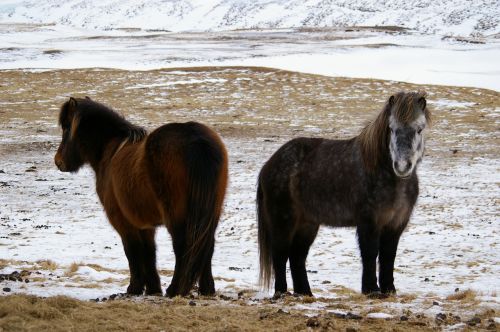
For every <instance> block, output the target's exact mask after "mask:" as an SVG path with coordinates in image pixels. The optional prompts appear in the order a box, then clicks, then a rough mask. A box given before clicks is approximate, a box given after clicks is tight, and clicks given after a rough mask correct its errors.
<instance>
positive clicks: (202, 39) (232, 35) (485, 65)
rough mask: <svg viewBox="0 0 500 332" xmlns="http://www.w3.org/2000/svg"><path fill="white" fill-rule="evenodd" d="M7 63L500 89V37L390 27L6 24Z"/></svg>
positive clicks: (2, 51)
mask: <svg viewBox="0 0 500 332" xmlns="http://www.w3.org/2000/svg"><path fill="white" fill-rule="evenodd" d="M0 45H1V48H0V69H18V68H31V69H57V68H93V67H100V68H119V69H129V70H147V69H156V68H174V67H195V66H265V67H273V68H279V69H285V70H291V71H301V72H305V73H313V74H321V75H328V76H345V77H363V78H378V79H388V80H397V81H405V82H411V83H418V84H443V85H457V86H473V87H482V88H488V89H493V90H497V91H499V90H500V79H499V77H500V65H499V62H498V59H500V42H499V41H498V40H497V39H485V40H480V43H479V44H477V43H469V42H464V41H460V40H457V39H453V38H451V39H445V40H442V38H441V37H440V36H437V35H422V34H418V33H406V32H394V31H387V30H382V31H380V30H373V29H357V30H355V31H346V30H345V29H340V30H337V29H326V30H321V31H303V30H294V29H283V30H263V31H262V30H260V31H253V30H252V31H227V32H218V33H209V32H200V33H193V32H191V33H169V32H148V31H143V30H139V31H122V30H110V31H97V30H87V29H82V28H72V27H67V26H62V25H55V26H52V25H49V26H47V25H42V26H38V25H19V24H0Z"/></svg>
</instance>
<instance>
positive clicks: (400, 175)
mask: <svg viewBox="0 0 500 332" xmlns="http://www.w3.org/2000/svg"><path fill="white" fill-rule="evenodd" d="M394 174H396V176H397V177H398V178H400V179H401V180H408V179H409V178H411V175H412V174H413V170H412V171H411V172H407V173H400V172H398V171H397V170H394Z"/></svg>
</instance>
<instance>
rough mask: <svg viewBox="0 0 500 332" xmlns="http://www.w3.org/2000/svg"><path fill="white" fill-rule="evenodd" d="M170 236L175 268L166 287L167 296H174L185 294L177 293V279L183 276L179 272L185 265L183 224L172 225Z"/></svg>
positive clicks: (184, 230)
mask: <svg viewBox="0 0 500 332" xmlns="http://www.w3.org/2000/svg"><path fill="white" fill-rule="evenodd" d="M171 236H172V244H173V246H174V254H175V269H174V275H173V277H172V281H171V282H170V285H169V286H168V288H167V296H168V297H174V296H176V295H185V294H179V281H180V278H183V277H184V276H182V275H181V273H183V272H184V265H185V262H184V260H185V258H184V255H185V253H186V229H185V226H184V224H183V223H179V225H176V226H174V227H173V229H172V231H171Z"/></svg>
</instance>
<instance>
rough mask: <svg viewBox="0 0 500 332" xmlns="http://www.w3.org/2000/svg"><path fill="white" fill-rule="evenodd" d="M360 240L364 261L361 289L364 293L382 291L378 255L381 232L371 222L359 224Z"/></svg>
mask: <svg viewBox="0 0 500 332" xmlns="http://www.w3.org/2000/svg"><path fill="white" fill-rule="evenodd" d="M357 233H358V242H359V249H360V251H361V260H362V262H363V274H362V277H361V291H362V292H363V294H374V293H380V288H379V287H378V285H377V256H378V251H379V232H378V231H377V228H376V227H375V225H374V224H373V223H371V222H368V223H366V224H362V225H359V226H358V229H357Z"/></svg>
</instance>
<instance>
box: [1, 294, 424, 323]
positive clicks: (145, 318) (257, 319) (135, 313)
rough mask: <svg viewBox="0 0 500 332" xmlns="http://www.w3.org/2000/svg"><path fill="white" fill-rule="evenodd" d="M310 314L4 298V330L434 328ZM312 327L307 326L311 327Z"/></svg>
mask: <svg viewBox="0 0 500 332" xmlns="http://www.w3.org/2000/svg"><path fill="white" fill-rule="evenodd" d="M419 324H420V325H418V326H416V325H415V322H414V321H406V322H402V321H399V320H373V319H362V320H349V319H341V318H337V317H335V316H334V315H331V314H326V313H325V314H321V315H319V316H318V317H316V318H310V317H308V316H305V315H303V314H300V313H295V312H293V313H287V312H285V311H283V310H280V309H279V308H277V307H272V306H261V305H259V306H233V305H224V304H220V305H202V306H200V305H196V306H192V305H190V304H189V302H188V301H187V300H186V299H184V298H175V299H173V300H164V301H161V302H160V303H136V302H134V301H129V300H117V301H110V302H106V303H93V302H82V301H78V300H75V299H71V298H68V297H62V296H57V297H50V298H45V299H43V298H38V297H33V296H19V295H15V296H7V297H4V298H2V301H1V302H0V330H1V331H161V330H165V331H306V330H311V329H312V328H313V329H315V330H318V331H321V330H341V331H345V330H346V329H347V328H354V329H356V330H361V331H390V330H395V331H403V330H404V331H408V332H409V331H431V330H433V323H432V321H420V322H419ZM308 325H309V326H308Z"/></svg>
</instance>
